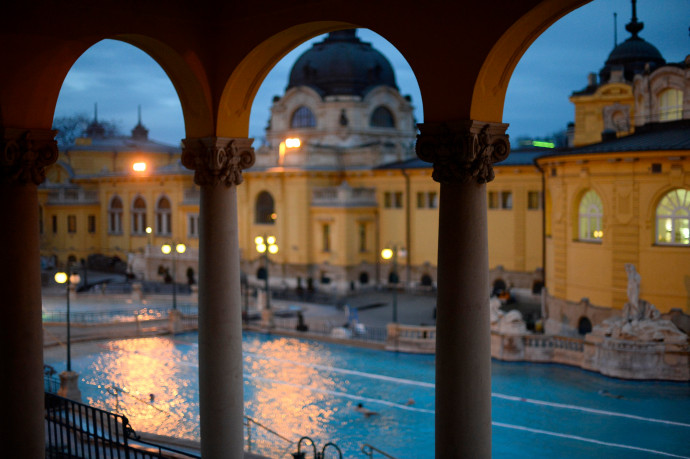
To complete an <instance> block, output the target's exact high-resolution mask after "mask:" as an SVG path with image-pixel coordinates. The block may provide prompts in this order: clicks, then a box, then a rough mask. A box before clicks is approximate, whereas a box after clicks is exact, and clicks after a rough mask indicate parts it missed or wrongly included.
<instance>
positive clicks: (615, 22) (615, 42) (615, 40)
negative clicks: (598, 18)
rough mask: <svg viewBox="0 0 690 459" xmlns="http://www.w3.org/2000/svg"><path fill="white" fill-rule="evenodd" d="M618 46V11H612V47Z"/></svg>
mask: <svg viewBox="0 0 690 459" xmlns="http://www.w3.org/2000/svg"><path fill="white" fill-rule="evenodd" d="M616 46H618V13H613V47H614V48H615V47H616Z"/></svg>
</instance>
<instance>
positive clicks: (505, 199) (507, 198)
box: [501, 191, 513, 209]
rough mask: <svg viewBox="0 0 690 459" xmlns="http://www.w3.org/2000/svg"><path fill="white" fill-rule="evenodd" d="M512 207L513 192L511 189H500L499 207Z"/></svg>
mask: <svg viewBox="0 0 690 459" xmlns="http://www.w3.org/2000/svg"><path fill="white" fill-rule="evenodd" d="M512 208H513V193H512V192H511V191H501V209H512Z"/></svg>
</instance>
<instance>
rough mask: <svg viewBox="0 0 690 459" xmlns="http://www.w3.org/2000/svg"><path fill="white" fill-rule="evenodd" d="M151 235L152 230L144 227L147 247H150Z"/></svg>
mask: <svg viewBox="0 0 690 459" xmlns="http://www.w3.org/2000/svg"><path fill="white" fill-rule="evenodd" d="M151 233H153V228H151V227H150V226H147V227H146V234H148V241H147V245H148V246H149V247H151Z"/></svg>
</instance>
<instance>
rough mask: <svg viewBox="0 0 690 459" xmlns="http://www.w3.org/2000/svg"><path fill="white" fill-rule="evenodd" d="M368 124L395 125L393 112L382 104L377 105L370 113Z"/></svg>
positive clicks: (384, 126)
mask: <svg viewBox="0 0 690 459" xmlns="http://www.w3.org/2000/svg"><path fill="white" fill-rule="evenodd" d="M369 124H370V125H371V126H372V127H383V128H392V127H395V119H393V114H392V113H391V111H390V110H388V109H387V108H386V107H384V106H383V105H379V106H378V107H376V109H374V112H373V113H372V114H371V120H370V121H369Z"/></svg>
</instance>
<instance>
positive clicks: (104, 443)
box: [45, 392, 200, 459]
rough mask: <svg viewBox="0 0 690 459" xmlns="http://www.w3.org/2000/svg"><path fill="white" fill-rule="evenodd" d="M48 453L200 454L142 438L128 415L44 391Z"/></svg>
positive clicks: (52, 457) (144, 458) (133, 458)
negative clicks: (130, 422)
mask: <svg viewBox="0 0 690 459" xmlns="http://www.w3.org/2000/svg"><path fill="white" fill-rule="evenodd" d="M45 422H46V455H45V457H46V458H48V459H58V458H59V459H62V458H73V457H83V458H104V459H110V458H127V459H139V458H141V459H149V458H171V457H176V458H184V457H191V458H199V457H200V456H197V455H194V454H191V453H188V452H184V451H180V450H176V449H173V448H168V447H164V446H161V445H156V444H154V443H150V442H147V441H143V440H141V439H140V438H139V436H138V435H137V433H136V432H135V431H134V430H133V429H132V427H131V426H130V425H129V420H128V419H127V417H125V416H122V415H119V414H114V413H110V412H108V411H104V410H100V409H98V408H93V407H91V406H88V405H84V404H83V403H78V402H75V401H73V400H68V399H66V398H63V397H60V396H57V395H55V394H51V393H49V392H46V393H45Z"/></svg>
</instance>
